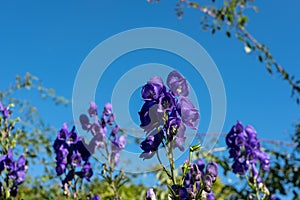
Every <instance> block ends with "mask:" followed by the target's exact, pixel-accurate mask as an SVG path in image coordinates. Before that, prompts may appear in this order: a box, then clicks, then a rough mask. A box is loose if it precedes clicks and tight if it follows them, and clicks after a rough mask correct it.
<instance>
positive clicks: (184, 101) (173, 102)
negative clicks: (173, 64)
mask: <svg viewBox="0 0 300 200" xmlns="http://www.w3.org/2000/svg"><path fill="white" fill-rule="evenodd" d="M167 86H168V87H169V89H167V87H166V86H165V85H164V84H163V81H162V79H161V78H160V77H158V76H154V77H152V78H151V79H150V80H149V81H148V82H147V84H146V85H144V86H143V88H142V98H143V100H144V105H143V106H142V108H141V110H140V112H139V116H140V121H141V125H140V126H141V127H142V128H143V129H144V131H145V132H146V134H147V135H146V139H145V140H144V141H143V142H142V143H141V144H140V147H141V149H142V150H143V153H142V154H141V155H140V157H141V158H144V159H149V158H152V157H153V155H154V154H155V152H156V151H157V149H158V147H159V145H160V144H161V143H162V141H163V139H165V140H166V141H167V142H172V141H173V142H174V147H175V148H179V149H180V150H181V151H183V150H184V142H185V139H186V137H185V135H184V133H185V130H186V126H187V127H189V128H191V129H197V126H198V123H199V119H200V115H199V111H198V110H197V109H196V108H195V106H194V105H193V103H192V102H191V101H190V99H189V98H188V97H187V96H188V94H189V85H188V83H187V81H186V79H185V78H184V77H182V76H181V74H179V73H178V72H177V71H172V72H171V73H170V74H169V75H168V78H167Z"/></svg>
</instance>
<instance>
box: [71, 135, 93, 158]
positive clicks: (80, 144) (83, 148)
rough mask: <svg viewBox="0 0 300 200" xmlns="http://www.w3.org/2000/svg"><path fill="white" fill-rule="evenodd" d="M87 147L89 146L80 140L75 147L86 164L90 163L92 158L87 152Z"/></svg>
mask: <svg viewBox="0 0 300 200" xmlns="http://www.w3.org/2000/svg"><path fill="white" fill-rule="evenodd" d="M86 146H87V145H86V144H85V142H84V141H82V140H79V141H78V142H77V143H76V146H75V150H76V151H78V152H79V153H80V156H81V158H82V160H83V161H85V162H86V161H88V159H89V158H90V156H91V153H90V152H89V151H88V150H87V148H86Z"/></svg>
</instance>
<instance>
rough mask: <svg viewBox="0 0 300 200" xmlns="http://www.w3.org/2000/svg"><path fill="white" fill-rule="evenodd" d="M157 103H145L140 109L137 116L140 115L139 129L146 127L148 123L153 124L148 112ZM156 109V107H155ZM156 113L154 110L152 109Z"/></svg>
mask: <svg viewBox="0 0 300 200" xmlns="http://www.w3.org/2000/svg"><path fill="white" fill-rule="evenodd" d="M156 104H157V103H156V102H155V101H146V102H145V103H144V105H143V107H142V109H141V111H140V112H139V115H140V121H141V125H140V126H141V127H145V126H147V125H149V124H150V122H152V123H155V122H154V120H155V118H154V119H151V118H150V115H149V110H150V108H151V107H153V106H154V105H156ZM156 108H157V106H156ZM154 110H155V111H156V109H154ZM155 111H154V112H155Z"/></svg>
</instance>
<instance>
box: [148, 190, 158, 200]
mask: <svg viewBox="0 0 300 200" xmlns="http://www.w3.org/2000/svg"><path fill="white" fill-rule="evenodd" d="M146 200H156V194H155V191H154V189H153V188H149V189H148V190H147V192H146Z"/></svg>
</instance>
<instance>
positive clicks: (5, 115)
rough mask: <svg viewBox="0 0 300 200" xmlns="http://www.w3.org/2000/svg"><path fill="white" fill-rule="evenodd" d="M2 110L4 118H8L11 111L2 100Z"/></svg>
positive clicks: (0, 104) (0, 109)
mask: <svg viewBox="0 0 300 200" xmlns="http://www.w3.org/2000/svg"><path fill="white" fill-rule="evenodd" d="M0 112H2V115H3V118H4V119H6V118H8V117H9V115H10V114H11V111H10V110H9V109H8V108H7V107H5V106H4V105H3V104H2V102H1V101H0Z"/></svg>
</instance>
